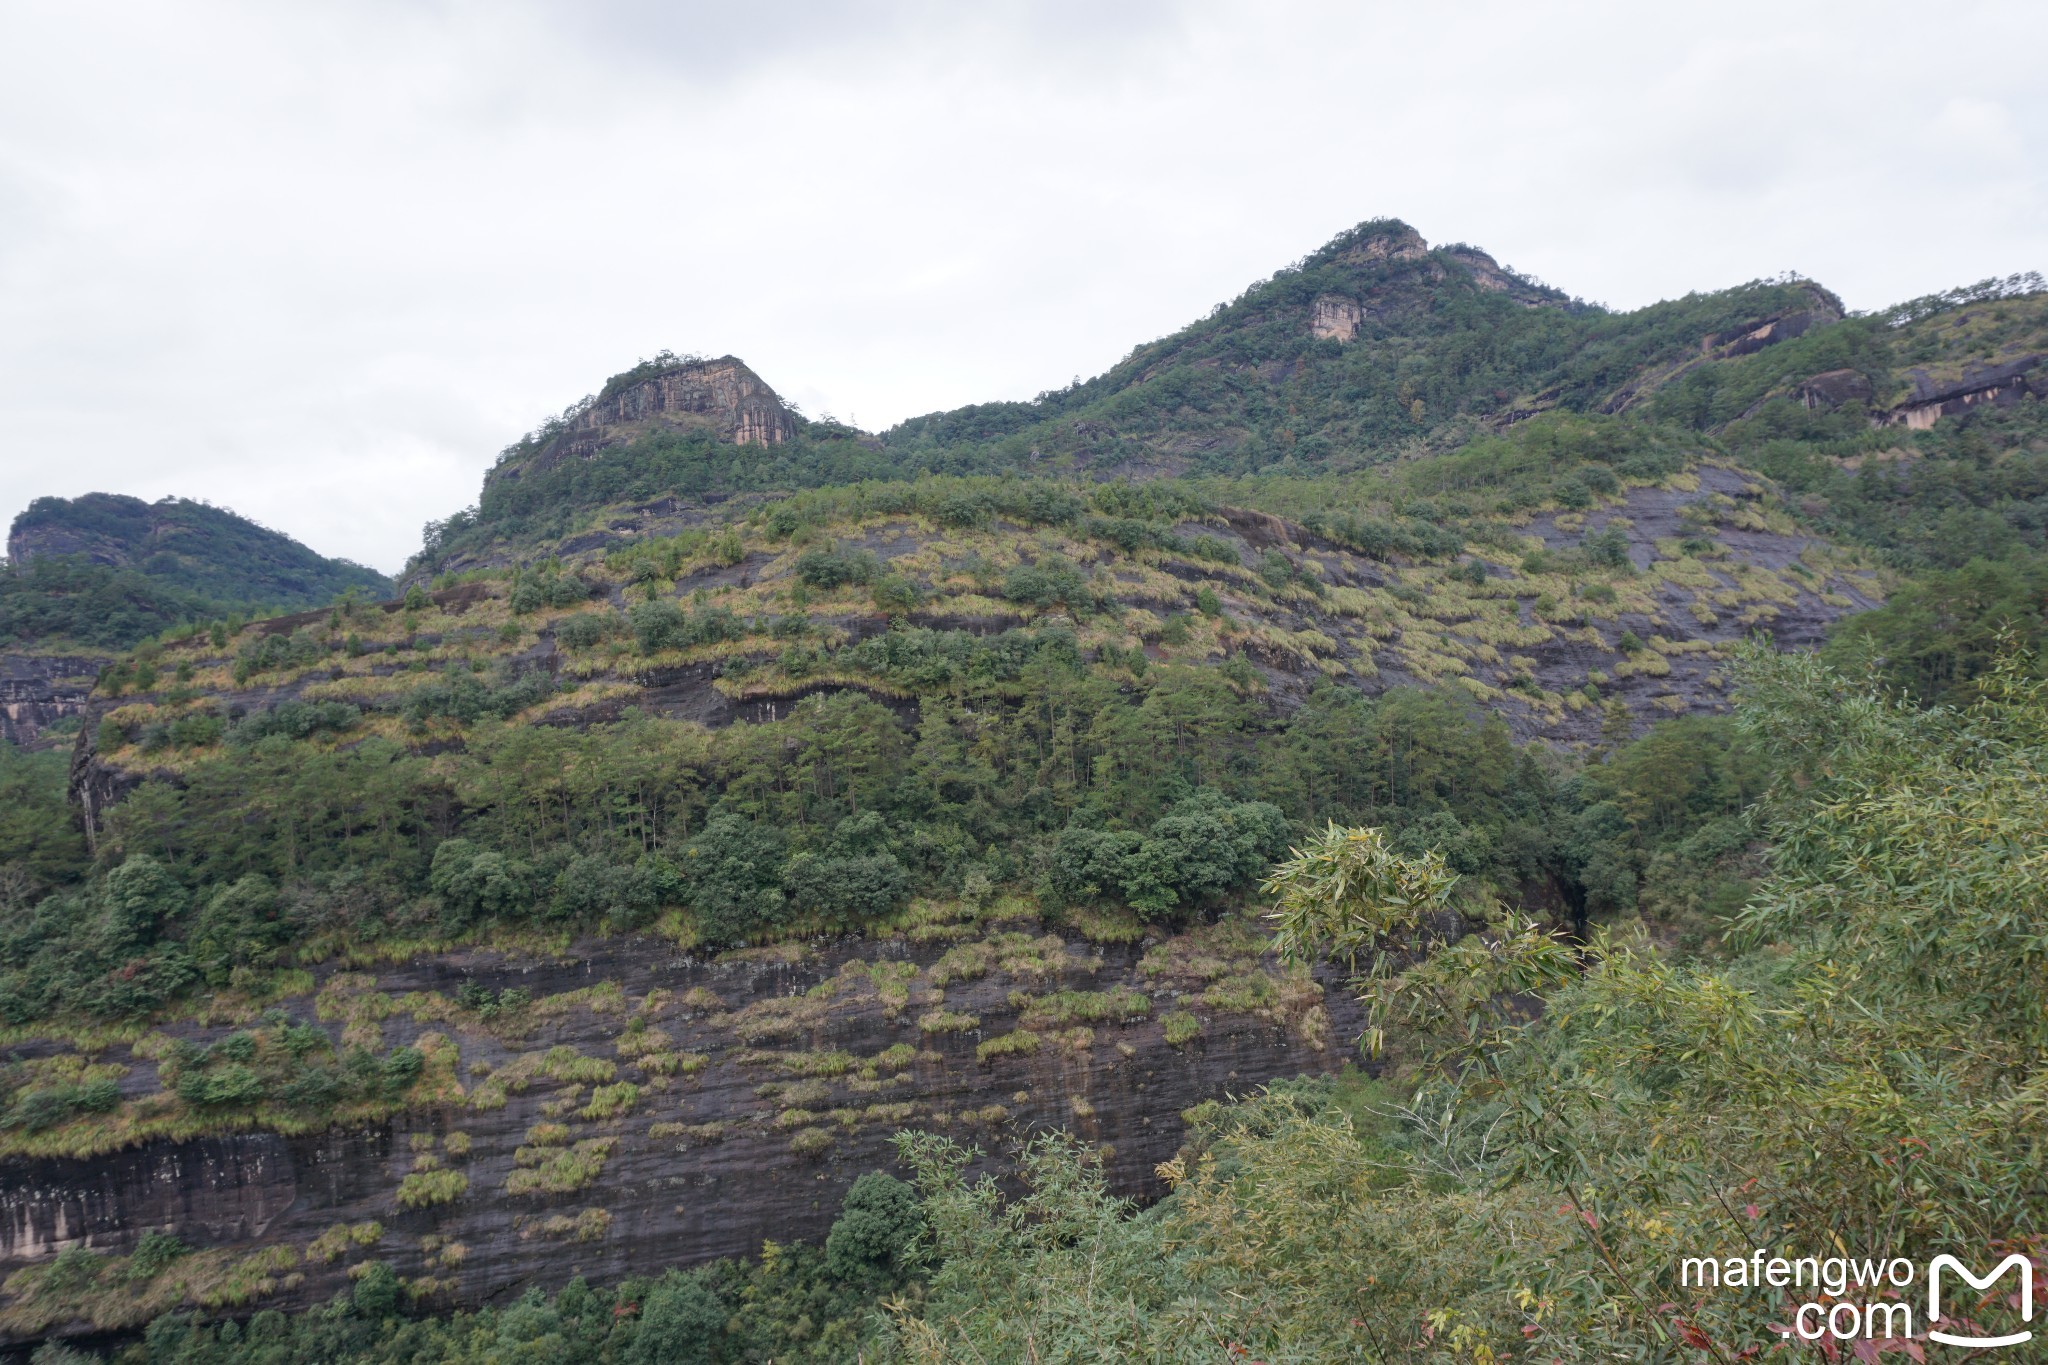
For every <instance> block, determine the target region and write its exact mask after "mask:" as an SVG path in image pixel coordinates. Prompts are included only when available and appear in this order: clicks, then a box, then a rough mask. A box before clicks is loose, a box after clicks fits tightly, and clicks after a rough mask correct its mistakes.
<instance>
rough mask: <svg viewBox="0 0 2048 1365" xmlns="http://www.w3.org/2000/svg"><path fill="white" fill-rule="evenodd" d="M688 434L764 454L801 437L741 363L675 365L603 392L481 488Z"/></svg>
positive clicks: (500, 468)
mask: <svg viewBox="0 0 2048 1365" xmlns="http://www.w3.org/2000/svg"><path fill="white" fill-rule="evenodd" d="M629 373H632V372H629ZM692 427H694V428H698V429H701V430H710V431H713V432H715V433H717V435H718V436H719V437H720V438H721V439H723V440H727V441H731V442H733V443H734V444H735V445H764V446H765V445H779V444H781V443H782V442H784V441H787V440H790V439H791V438H793V437H794V436H795V435H796V434H797V429H798V428H797V418H796V416H795V414H793V413H792V412H790V410H789V409H788V408H786V407H784V406H783V403H782V400H781V399H780V398H779V397H777V396H776V393H775V390H773V389H771V388H769V387H768V385H767V383H766V382H764V381H763V380H762V378H761V377H760V376H759V375H757V374H755V373H754V372H753V371H752V370H750V369H748V368H747V366H746V365H745V364H744V363H743V362H742V361H741V360H739V358H738V357H736V356H729V355H728V356H720V357H719V358H718V359H716V360H694V359H693V360H678V361H676V362H675V363H674V364H673V365H670V366H667V367H666V368H662V369H659V370H658V371H657V372H656V373H654V374H651V375H648V376H646V377H644V378H634V379H632V381H631V382H629V383H625V384H622V385H620V386H619V387H618V388H617V389H616V391H612V389H611V387H610V386H607V391H606V392H604V393H601V394H599V395H598V396H597V397H596V398H595V399H593V400H592V401H591V402H590V403H589V405H588V406H586V407H584V408H583V409H582V410H580V411H578V412H577V413H575V415H574V416H572V417H570V418H569V419H568V420H567V422H566V423H564V424H563V425H562V426H561V428H560V429H559V430H557V431H554V432H552V433H550V434H548V435H547V436H546V437H545V438H544V439H543V440H542V441H541V442H540V444H539V447H538V449H537V450H535V451H534V452H533V453H532V454H530V455H522V456H519V457H515V458H513V459H509V460H507V461H505V462H504V463H502V464H500V465H499V466H498V467H497V468H495V469H493V470H492V471H491V473H490V475H489V476H488V479H487V481H486V482H487V485H488V483H489V482H490V481H496V480H516V479H518V478H520V477H521V476H522V475H524V474H527V473H530V472H534V471H538V470H543V469H550V468H553V467H554V466H555V465H558V464H562V463H564V462H566V461H569V460H588V459H590V458H592V457H593V456H595V455H596V454H597V453H598V452H599V451H602V450H604V449H607V448H608V447H611V446H617V445H624V444H626V443H628V442H630V441H632V440H634V439H636V438H637V437H640V436H645V435H648V434H650V433H652V432H656V431H661V430H664V429H666V430H683V429H688V428H692Z"/></svg>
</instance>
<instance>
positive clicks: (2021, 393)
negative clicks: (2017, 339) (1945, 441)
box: [1879, 355, 2044, 431]
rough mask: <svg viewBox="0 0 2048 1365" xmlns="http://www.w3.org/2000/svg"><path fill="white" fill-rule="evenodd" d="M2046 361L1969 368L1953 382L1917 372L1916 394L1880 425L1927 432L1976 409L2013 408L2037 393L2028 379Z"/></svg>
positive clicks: (2034, 358)
mask: <svg viewBox="0 0 2048 1365" xmlns="http://www.w3.org/2000/svg"><path fill="white" fill-rule="evenodd" d="M2043 359H2044V357H2042V356H2039V355H2028V356H2021V357H2020V358H2019V359H2017V360H2010V361H2007V362H2006V363H2004V364H2002V365H1967V366H1965V367H1964V368H1963V373H1962V376H1961V378H1958V379H1949V380H1940V379H1935V378H1933V377H1931V376H1930V375H1928V373H1927V372H1926V371H1924V370H1915V371H1913V372H1912V375H1913V388H1912V392H1911V393H1910V394H1909V395H1908V397H1907V399H1906V401H1905V402H1904V403H1902V404H1900V405H1899V406H1898V407H1896V408H1894V409H1893V410H1892V411H1890V412H1888V413H1886V414H1885V415H1884V416H1883V417H1881V418H1880V419H1879V424H1880V425H1882V426H1894V427H1905V428H1906V429H1907V430H1909V431H1925V430H1927V429H1928V428H1929V427H1931V426H1933V425H1934V424H1935V423H1936V422H1938V421H1940V420H1941V419H1942V418H1944V417H1955V416H1958V415H1960V414H1962V413H1965V412H1968V411H1969V410H1970V409H1972V408H1975V407H1997V408H2002V407H2009V406H2011V405H2012V404H2014V403H2017V402H2019V401H2020V399H2022V398H2026V397H2028V396H2030V395H2033V394H2034V393H2035V392H2036V390H2035V389H2034V388H2033V387H2032V386H2031V385H2030V384H2029V383H2028V380H2027V375H2028V374H2029V372H2031V371H2032V370H2033V369H2034V368H2035V367H2037V366H2038V365H2040V363H2041V361H2042V360H2043Z"/></svg>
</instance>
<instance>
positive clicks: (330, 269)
mask: <svg viewBox="0 0 2048 1365" xmlns="http://www.w3.org/2000/svg"><path fill="white" fill-rule="evenodd" d="M1451 15H1456V16H1457V17H1456V18H1455V19H1453V18H1450V17H1449V16H1451ZM2044 39H2048V6H2043V5H2040V4H2038V3H2011V4H1998V3H1986V4H1962V3H1950V4H1945V5H1929V4H1926V3H1924V0H1922V2H1921V3H1916V4H1913V5H1910V6H1909V5H1902V4H1901V5H1892V4H1880V3H1855V4H1839V5H1821V4H1807V5H1802V4H1798V3H1785V2H1784V0H1777V2H1776V3H1771V4H1755V5H1752V4H1741V3H1728V2H1727V0H1720V2H1717V3H1713V4H1702V5H1690V4H1666V5H1643V4H1633V5H1594V4H1544V3H1532V2H1531V0H1516V2H1515V3H1505V4H1486V3H1466V4H1463V5H1459V6H1435V5H1418V4H1415V3H1413V2H1412V0H1404V2H1403V3H1401V4H1398V5H1380V4H1362V3H1332V4H1317V3H1284V2H1276V0H1259V2H1258V3H1239V4H1222V3H1182V4H1164V3H1150V2H1149V0H1136V2H1133V3H1117V2H1116V0H1092V2H1090V3H1082V2H1080V0H1072V2H1069V0H1052V2H1050V3H1041V4H1025V3H1014V4H1004V3H993V2H987V0H985V2H984V3H980V4H975V5H961V4H944V3H931V4H919V3H900V4H889V3H875V4H825V3H786V4H775V3H772V0H756V3H753V4H745V5H741V4H733V3H731V0H719V3H715V4H700V3H695V2H694V0H675V2H674V3H656V0H609V3H606V2H603V0H580V3H562V4H543V3H532V2H530V0H528V2H526V3H522V2H521V0H488V2H486V0H474V2H472V0H438V2H437V0H419V2H418V3H405V2H404V0H352V2H351V3H347V4H323V3H318V0H303V2H302V3H296V4H288V5H279V4H274V3H273V4H255V3H234V2H232V0H219V2H216V0H182V3H178V4H145V3H128V4H124V3H119V2H118V0H116V2H115V3H108V4H100V5H91V6H86V5H80V4H77V3H75V0H53V2H52V3H22V2H20V0H0V519H5V518H11V517H12V516H13V515H14V513H15V512H16V511H18V510H19V509H20V508H21V507H22V506H23V505H24V504H26V503H27V502H28V501H29V499H31V498H33V497H36V496H38V495H41V494H45V493H59V494H66V495H71V494H77V493H83V492H87V491H90V490H94V489H104V490H108V491H114V492H125V493H134V494H138V495H140V496H143V497H150V498H155V497H160V496H162V495H164V494H166V493H179V494H183V495H186V496H190V497H204V498H208V499H210V500H212V501H214V502H216V503H224V504H226V505H228V506H232V507H234V508H235V509H236V510H238V511H240V512H242V513H244V514H246V515H249V516H253V517H256V518H257V519H258V520H261V521H263V522H264V523H266V524H268V525H271V526H274V527H276V528H278V529H280V530H283V531H286V532H289V533H290V534H292V535H295V536H298V537H300V538H301V539H303V540H305V541H306V542H307V543H308V544H310V545H312V546H313V547H314V548H316V549H318V550H320V551H322V552H324V553H327V554H341V555H348V556H350V557H352V558H355V559H359V560H362V561H365V562H368V563H371V564H374V565H376V566H377V567H379V568H382V569H385V570H393V569H396V568H397V567H398V566H399V564H400V563H401V562H403V560H404V559H405V557H406V555H407V554H409V553H410V552H411V551H412V550H413V549H414V548H415V547H416V546H417V545H418V542H419V528H420V524H421V523H422V522H423V521H425V520H426V519H428V518H430V517H439V516H444V515H446V514H447V513H449V512H451V511H453V510H455V509H456V508H458V507H461V506H464V505H466V504H468V503H469V502H471V501H473V500H474V499H475V496H476V492H477V488H478V486H479V483H480V481H481V479H482V475H483V472H484V470H485V469H486V468H487V467H488V466H489V465H490V463H491V462H492V460H493V459H494V458H495V456H496V454H497V452H498V451H499V450H500V449H501V448H502V447H503V446H504V445H506V444H507V443H508V442H510V441H512V440H514V439H516V438H517V437H518V436H519V435H520V434H521V433H522V432H523V431H525V430H527V429H529V428H531V427H532V426H534V425H535V424H536V423H537V422H539V421H540V419H541V418H543V417H544V416H546V415H547V414H548V413H550V412H553V411H558V410H559V409H561V408H562V407H563V406H565V405H566V404H568V403H570V402H571V401H573V400H575V399H576V398H578V397H579V396H581V395H583V394H585V393H587V392H590V391H591V390H592V389H594V388H596V387H597V385H598V384H599V383H601V382H602V381H603V379H604V377H605V376H606V375H607V374H610V373H612V372H614V371H616V370H619V369H622V368H624V367H626V366H627V365H630V364H631V363H632V362H633V361H635V360H636V359H638V358H639V357H641V356H643V355H648V354H652V353H653V352H654V351H656V350H659V349H660V348H662V347H664V346H667V347H672V348H674V349H676V350H679V351H700V352H704V353H707V354H719V353H723V352H732V353H734V354H737V355H739V356H741V357H742V358H743V359H745V360H746V361H747V362H748V363H750V364H751V365H753V366H754V368H755V369H756V370H758V371H759V372H760V373H761V375H762V377H763V378H765V379H766V380H767V381H768V382H769V383H770V384H772V385H774V386H775V387H776V388H777V389H779V390H780V391H781V392H782V393H783V394H784V395H785V396H787V397H789V398H792V399H794V400H796V401H797V402H799V403H800V404H802V405H803V407H804V408H805V410H806V411H808V412H810V413H811V414H813V415H814V416H815V415H820V414H824V413H831V414H834V415H836V416H838V417H840V418H842V419H849V420H857V421H858V422H859V424H860V425H862V426H864V427H868V428H870V429H879V428H881V427H884V426H887V425H888V424H890V423H892V422H895V421H897V420H899V419H901V418H903V417H906V416H910V415H913V414H916V413H921V412H928V411H932V410H934V409H939V408H945V407H952V406H956V405H958V404H961V403H967V402H975V401H981V400H987V399H995V398H1023V397H1029V396H1030V395H1032V394H1033V393H1036V392H1038V391H1039V390H1041V389H1045V388H1048V387H1053V386H1057V385H1059V384H1063V383H1065V382H1066V381H1067V380H1068V379H1070V378H1072V377H1073V376H1075V375H1077V374H1079V375H1088V374H1093V373H1096V372H1098V371H1100V370H1101V369H1103V368H1104V367H1105V366H1107V365H1109V364H1111V363H1113V362H1114V361H1115V360H1117V359H1118V358H1119V357H1120V356H1122V355H1123V354H1124V353H1125V352H1127V351H1128V350H1129V349H1130V348H1131V347H1132V346H1133V345H1135V344H1137V343H1139V342H1141V341H1145V340H1148V339H1150V338H1153V337H1156V336H1160V335H1162V334H1164V333H1167V332H1170V331H1172V330H1174V329H1175V328H1177V327H1179V326H1181V325H1182V324H1184V323H1186V322H1188V321H1189V320H1191V319H1193V318H1195V317H1197V316H1199V315H1200V314H1201V313H1203V312H1204V311H1206V310H1207V309H1208V308H1209V307H1210V306H1211V305H1212V304H1214V303H1216V302H1218V301H1219V300H1222V299H1226V298H1230V297H1232V296H1234V295H1236V294H1237V293H1238V292H1240V291H1241V290H1242V289H1243V288H1244V286H1245V285H1247V284H1249V283H1250V282H1251V281H1253V280H1255V279H1257V278H1260V277H1262V276H1264V275H1267V274H1270V273H1271V272H1272V271H1273V270H1274V269H1276V268H1278V267H1280V266H1282V265H1285V264H1286V263H1288V262H1289V261H1291V260H1293V259H1295V258H1298V257H1300V256H1301V255H1303V254H1305V253H1306V252H1308V251H1310V250H1312V249H1314V248H1315V247H1316V246H1318V245H1320V244H1321V243H1322V242H1324V241H1325V240H1327V239H1328V238H1329V237H1331V236H1333V235H1334V234H1335V233H1337V232H1338V231H1340V230H1342V229H1343V228H1345V227H1347V226H1349V225H1351V224H1352V223H1355V222H1358V221H1359V220H1361V219H1365V218H1370V217H1374V216H1378V215H1382V214H1385V215H1392V216H1397V217H1402V218H1406V219H1407V220H1408V221H1410V222H1412V223H1413V224H1415V226H1416V227H1417V228H1419V229H1420V230H1421V231H1422V233H1423V234H1424V235H1425V236H1427V237H1428V238H1429V239H1430V240H1431V241H1433V242H1435V241H1458V240H1462V241H1468V242H1472V243H1474V244H1476V245H1479V246H1482V247H1484V248H1485V249H1487V250H1489V251H1491V252H1492V253H1493V254H1494V255H1495V256H1497V257H1498V258H1499V259H1501V260H1502V261H1504V262H1506V263H1508V264H1510V265H1513V266H1515V267H1517V268H1519V269H1521V270H1524V271H1527V272H1529V273H1531V274H1534V275H1537V276H1538V277H1540V278H1542V279H1544V280H1546V281H1547V282H1549V283H1551V284H1554V285H1557V286H1559V287H1560V288H1563V289H1566V290H1568V291H1570V292H1572V293H1575V294H1579V295H1582V296H1584V297H1586V298H1589V299H1594V300H1598V301H1601V302H1605V303H1608V304H1611V305H1615V306H1635V305H1639V304H1643V303H1648V302H1651V301H1653V300H1655V299H1658V298H1664V297H1670V296H1673V295H1677V294H1683V293H1685V292H1687V291H1688V290H1692V289H1710V288H1719V287H1722V286H1725V285H1730V284H1735V283H1739V282H1741V281H1743V280H1747V279H1751V278H1754V277H1757V276H1760V275H1767V274H1773V273H1776V272H1778V271H1781V270H1798V271H1801V272H1803V273H1805V274H1808V275H1812V276H1814V277H1815V278H1817V279H1819V280H1821V281H1822V282H1824V283H1826V284H1827V285H1829V286H1830V287H1832V288H1834V289H1835V290H1836V291H1838V292H1839V293H1840V294H1842V296H1843V297H1844V298H1845V299H1846V300H1847V301H1848V303H1849V304H1850V306H1851V307H1857V308H1871V307H1877V306H1881V305H1883V304H1886V303H1889V302H1893V301H1896V300H1899V299H1901V298H1906V297H1910V296H1913V295H1916V294H1922V293H1927V292H1930V291H1932V290H1936V289H1940V288H1944V287H1947V286H1949V285H1952V284H1958V283H1963V282H1967V281H1971V280H1976V279H1979V278H1982V277H1984V276H1986V275H1991V274H2000V275H2003V274H2009V273H2011V272H2014V271H2019V270H2028V269H2036V268H2048V186H2044V176H2043V172H2042V169H2041V168H2042V167H2043V166H2044V165H2048V145H2044V144H2048V81H2044V80H2043V79H2042V77H2041V74H2040V71H2041V67H2040V60H2041V53H2042V51H2043V49H2044Z"/></svg>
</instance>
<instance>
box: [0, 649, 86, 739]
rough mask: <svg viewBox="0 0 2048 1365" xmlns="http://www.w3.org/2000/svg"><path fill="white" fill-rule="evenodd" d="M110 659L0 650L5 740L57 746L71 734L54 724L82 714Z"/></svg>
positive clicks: (0, 730) (1, 735) (0, 717)
mask: <svg viewBox="0 0 2048 1365" xmlns="http://www.w3.org/2000/svg"><path fill="white" fill-rule="evenodd" d="M106 662H107V660H106V659H104V658H95V657H91V656H87V655H62V656H52V655H39V654H0V739H4V740H6V741H7V742H8V743H10V744H16V745H20V746H21V747H22V748H25V749H47V748H54V747H55V746H57V745H58V744H62V743H65V742H67V736H65V735H62V734H58V735H53V734H51V733H50V729H51V727H52V726H55V725H58V724H59V723H60V722H62V721H65V720H68V719H70V718H71V717H73V716H79V717H82V716H84V715H85V712H86V705H87V702H88V701H89V700H90V699H91V697H92V688H93V679H94V677H95V675H97V674H98V673H99V671H100V667H101V666H102V665H103V664H105V663H106Z"/></svg>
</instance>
